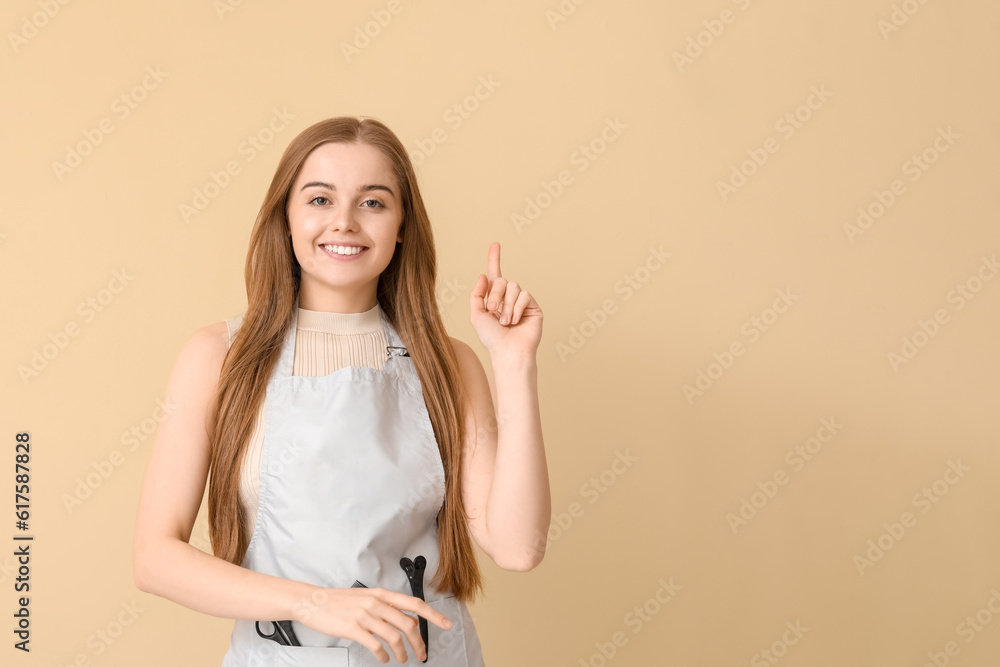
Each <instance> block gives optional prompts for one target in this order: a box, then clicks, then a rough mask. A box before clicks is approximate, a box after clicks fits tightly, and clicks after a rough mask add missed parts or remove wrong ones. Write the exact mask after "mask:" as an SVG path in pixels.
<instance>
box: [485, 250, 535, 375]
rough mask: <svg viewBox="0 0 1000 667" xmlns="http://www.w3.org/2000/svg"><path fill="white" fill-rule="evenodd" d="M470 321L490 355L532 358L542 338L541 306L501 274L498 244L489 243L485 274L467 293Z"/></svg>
mask: <svg viewBox="0 0 1000 667" xmlns="http://www.w3.org/2000/svg"><path fill="white" fill-rule="evenodd" d="M469 305H470V309H471V310H472V316H471V318H470V321H471V322H472V326H473V327H474V328H475V330H476V334H477V335H478V336H479V340H480V341H481V342H482V344H483V345H484V346H486V349H487V350H489V353H490V356H491V357H492V358H494V359H498V358H506V357H519V358H525V357H529V356H530V357H534V355H535V352H536V351H537V350H538V344H539V343H540V342H541V340H542V309H541V308H539V307H538V303H536V302H535V298H534V297H533V296H531V295H530V294H528V292H527V291H525V290H523V289H521V286H520V285H518V284H517V283H515V282H513V281H510V280H507V279H506V278H504V277H503V276H501V275H500V244H499V243H498V242H495V241H494V242H493V243H491V244H490V250H489V257H488V260H487V267H486V274H485V275H484V274H482V273H480V274H479V279H478V280H477V281H476V286H475V287H474V288H472V293H471V294H470V295H469Z"/></svg>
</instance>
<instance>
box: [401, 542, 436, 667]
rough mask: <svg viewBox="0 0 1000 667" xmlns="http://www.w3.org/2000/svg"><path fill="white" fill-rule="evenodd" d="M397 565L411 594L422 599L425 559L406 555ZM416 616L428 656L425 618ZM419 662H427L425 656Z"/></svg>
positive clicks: (428, 645)
mask: <svg viewBox="0 0 1000 667" xmlns="http://www.w3.org/2000/svg"><path fill="white" fill-rule="evenodd" d="M399 566H400V567H401V568H403V572H406V578H407V579H409V580H410V589H411V590H412V591H413V596H414V597H418V598H420V599H421V600H423V599H424V568H425V567H427V559H426V558H424V557H423V556H417V557H416V558H414V559H413V560H410V559H409V558H407V557H406V556H403V557H402V558H400V559H399ZM417 618H418V619H420V638H421V639H423V640H424V649H425V650H426V651H427V656H428V657H430V654H431V647H430V643H429V642H428V641H427V619H426V618H424V617H423V616H421V615H419V614H417ZM420 662H427V658H424V659H423V660H421V661H420Z"/></svg>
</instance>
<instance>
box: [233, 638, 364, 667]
mask: <svg viewBox="0 0 1000 667" xmlns="http://www.w3.org/2000/svg"><path fill="white" fill-rule="evenodd" d="M270 643H271V644H273V646H268V647H267V648H266V649H262V650H258V651H256V652H255V653H254V654H253V657H252V658H251V659H250V667H271V666H272V665H280V666H281V667H350V665H351V662H350V660H349V659H348V651H349V649H348V648H347V647H346V646H329V647H327V646H282V645H281V644H276V643H274V642H270Z"/></svg>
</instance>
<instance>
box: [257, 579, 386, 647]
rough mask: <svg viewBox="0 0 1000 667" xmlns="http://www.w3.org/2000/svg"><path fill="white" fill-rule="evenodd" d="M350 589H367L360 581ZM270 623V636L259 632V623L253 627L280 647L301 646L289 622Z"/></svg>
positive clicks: (259, 633) (258, 632)
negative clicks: (271, 626) (271, 628)
mask: <svg viewBox="0 0 1000 667" xmlns="http://www.w3.org/2000/svg"><path fill="white" fill-rule="evenodd" d="M351 588H368V587H367V586H365V585H364V584H363V583H361V582H360V581H358V580H357V579H355V580H354V583H353V584H351ZM270 623H271V625H273V626H274V629H273V630H272V631H271V634H269V635H265V634H264V633H263V632H261V631H260V621H257V622H256V623H254V627H255V628H257V634H258V635H260V636H261V637H263V638H264V639H270V640H271V641H274V642H277V643H279V644H281V645H282V646H302V644H301V643H300V642H299V638H298V637H296V636H295V630H292V622H291V621H271V622H270Z"/></svg>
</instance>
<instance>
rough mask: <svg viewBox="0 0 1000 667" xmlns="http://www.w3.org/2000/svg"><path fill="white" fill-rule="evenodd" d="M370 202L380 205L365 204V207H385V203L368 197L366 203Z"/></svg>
mask: <svg viewBox="0 0 1000 667" xmlns="http://www.w3.org/2000/svg"><path fill="white" fill-rule="evenodd" d="M369 202H370V203H373V204H378V206H365V208H378V207H382V208H385V205H384V204H383V203H382V202H380V201H379V200H377V199H366V200H365V202H364V203H366V204H368V203H369Z"/></svg>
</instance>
